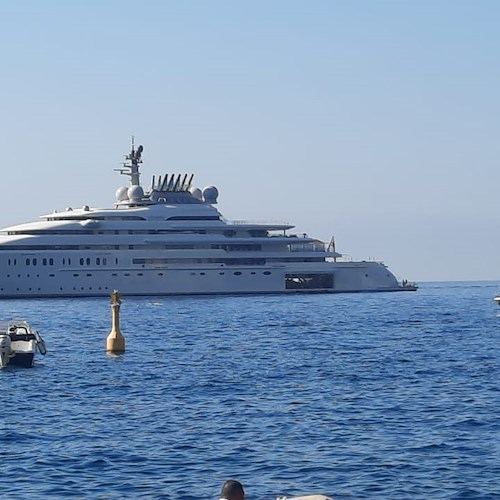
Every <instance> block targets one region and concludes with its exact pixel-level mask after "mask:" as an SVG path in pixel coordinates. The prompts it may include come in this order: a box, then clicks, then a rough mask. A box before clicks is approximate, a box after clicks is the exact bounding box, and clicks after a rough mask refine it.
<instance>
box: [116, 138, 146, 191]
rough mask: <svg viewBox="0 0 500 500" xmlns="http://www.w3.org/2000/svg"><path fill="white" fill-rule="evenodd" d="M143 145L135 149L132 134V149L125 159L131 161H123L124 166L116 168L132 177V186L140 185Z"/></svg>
mask: <svg viewBox="0 0 500 500" xmlns="http://www.w3.org/2000/svg"><path fill="white" fill-rule="evenodd" d="M143 149H144V148H143V147H142V145H141V146H139V147H138V148H137V150H136V149H135V144H134V136H132V149H131V150H130V153H129V154H128V155H126V156H125V159H126V160H128V161H129V162H130V163H123V168H115V169H114V170H115V171H117V172H120V174H123V175H128V176H129V177H130V185H131V186H140V185H141V183H140V181H139V176H140V175H141V174H140V172H139V163H142V158H141V157H142V151H143Z"/></svg>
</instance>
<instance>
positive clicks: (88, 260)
mask: <svg viewBox="0 0 500 500" xmlns="http://www.w3.org/2000/svg"><path fill="white" fill-rule="evenodd" d="M87 266H90V257H87Z"/></svg>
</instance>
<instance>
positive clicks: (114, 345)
mask: <svg viewBox="0 0 500 500" xmlns="http://www.w3.org/2000/svg"><path fill="white" fill-rule="evenodd" d="M121 303H122V299H121V295H120V294H119V293H118V290H113V293H112V294H111V331H110V332H109V335H108V338H107V339H106V353H107V354H123V353H124V352H125V337H124V336H123V335H122V333H121V332H120V304H121Z"/></svg>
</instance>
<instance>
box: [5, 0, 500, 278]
mask: <svg viewBox="0 0 500 500" xmlns="http://www.w3.org/2000/svg"><path fill="white" fill-rule="evenodd" d="M0 16H1V18H2V20H3V22H2V30H1V31H0V43H1V47H2V71H1V78H0V91H1V96H2V106H1V109H2V113H1V116H2V120H1V122H0V138H1V139H0V141H1V147H2V163H3V170H2V171H3V182H2V186H3V189H2V202H1V204H2V210H1V211H0V226H7V225H12V224H14V223H19V222H25V221H29V220H33V219H36V218H37V217H38V216H39V215H40V214H41V213H48V212H51V211H52V210H53V209H63V208H65V207H66V206H81V205H84V204H89V205H92V206H110V205H111V204H112V203H113V201H114V193H115V190H116V188H117V187H118V186H120V185H122V184H123V181H122V179H121V178H120V177H119V175H118V174H117V173H116V172H113V168H116V167H118V166H119V164H120V161H121V160H122V158H123V154H125V153H127V150H128V149H129V144H130V137H131V135H135V137H136V142H137V143H141V144H143V145H144V148H145V150H144V155H143V157H144V160H145V163H144V166H143V182H144V183H149V181H150V178H151V176H152V175H153V174H157V175H158V174H163V173H166V172H169V173H172V172H182V173H184V172H189V173H191V172H193V173H194V174H195V183H196V184H197V185H199V186H200V187H204V186H205V185H208V184H214V185H216V186H217V187H218V189H219V191H220V197H219V201H220V203H219V208H220V209H221V211H222V212H223V214H224V215H225V216H226V217H227V218H229V219H252V220H285V221H288V222H291V223H294V224H296V226H297V231H298V232H301V233H302V232H306V233H308V234H310V235H313V236H317V237H319V238H320V239H323V240H327V241H328V240H329V239H330V237H331V236H332V235H335V240H336V243H337V249H338V250H339V251H341V252H343V253H346V254H348V255H351V256H352V257H353V258H375V259H378V260H383V261H384V262H385V263H386V264H388V265H389V267H390V268H391V269H392V270H393V271H394V272H395V274H397V275H398V277H401V278H408V279H413V280H420V281H426V280H476V279H477V280H479V279H492V280H500V266H498V265H497V262H496V261H497V249H500V232H499V231H498V223H499V217H498V215H497V213H496V208H497V203H498V192H499V185H500V171H499V169H498V162H499V158H500V154H499V153H500V141H499V140H498V133H499V119H500V118H499V117H500V97H499V95H500V93H499V89H500V63H499V56H498V55H499V54H500V34H499V32H498V19H499V18H500V2H497V1H486V0H476V1H463V0H462V1H461V0H455V1H448V0H441V1H434V0H433V1H426V0H418V1H417V0H415V1H389V0H387V1H383V0H379V1H377V0H372V1H356V0H350V1H347V0H346V1H335V0H331V1H310V2H306V1H301V2H299V1H293V0H287V1H269V0H268V1H259V0H256V1H239V2H234V1H187V0H185V1H147V0H146V1H142V2H140V3H138V2H128V1H106V0H104V1H102V0H101V1H95V0H87V1H85V2H84V1H73V2H63V1H50V0H44V1H43V2H39V1H34V0H32V1H23V0H19V1H16V2H8V1H7V0H3V1H2V0H0Z"/></svg>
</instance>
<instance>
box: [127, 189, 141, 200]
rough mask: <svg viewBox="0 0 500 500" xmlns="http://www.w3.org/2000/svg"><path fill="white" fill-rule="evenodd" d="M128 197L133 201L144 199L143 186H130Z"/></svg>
mask: <svg viewBox="0 0 500 500" xmlns="http://www.w3.org/2000/svg"><path fill="white" fill-rule="evenodd" d="M127 195H128V199H129V200H132V201H139V200H142V198H143V196H144V190H143V189H142V187H141V186H130V187H129V188H128V190H127Z"/></svg>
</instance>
